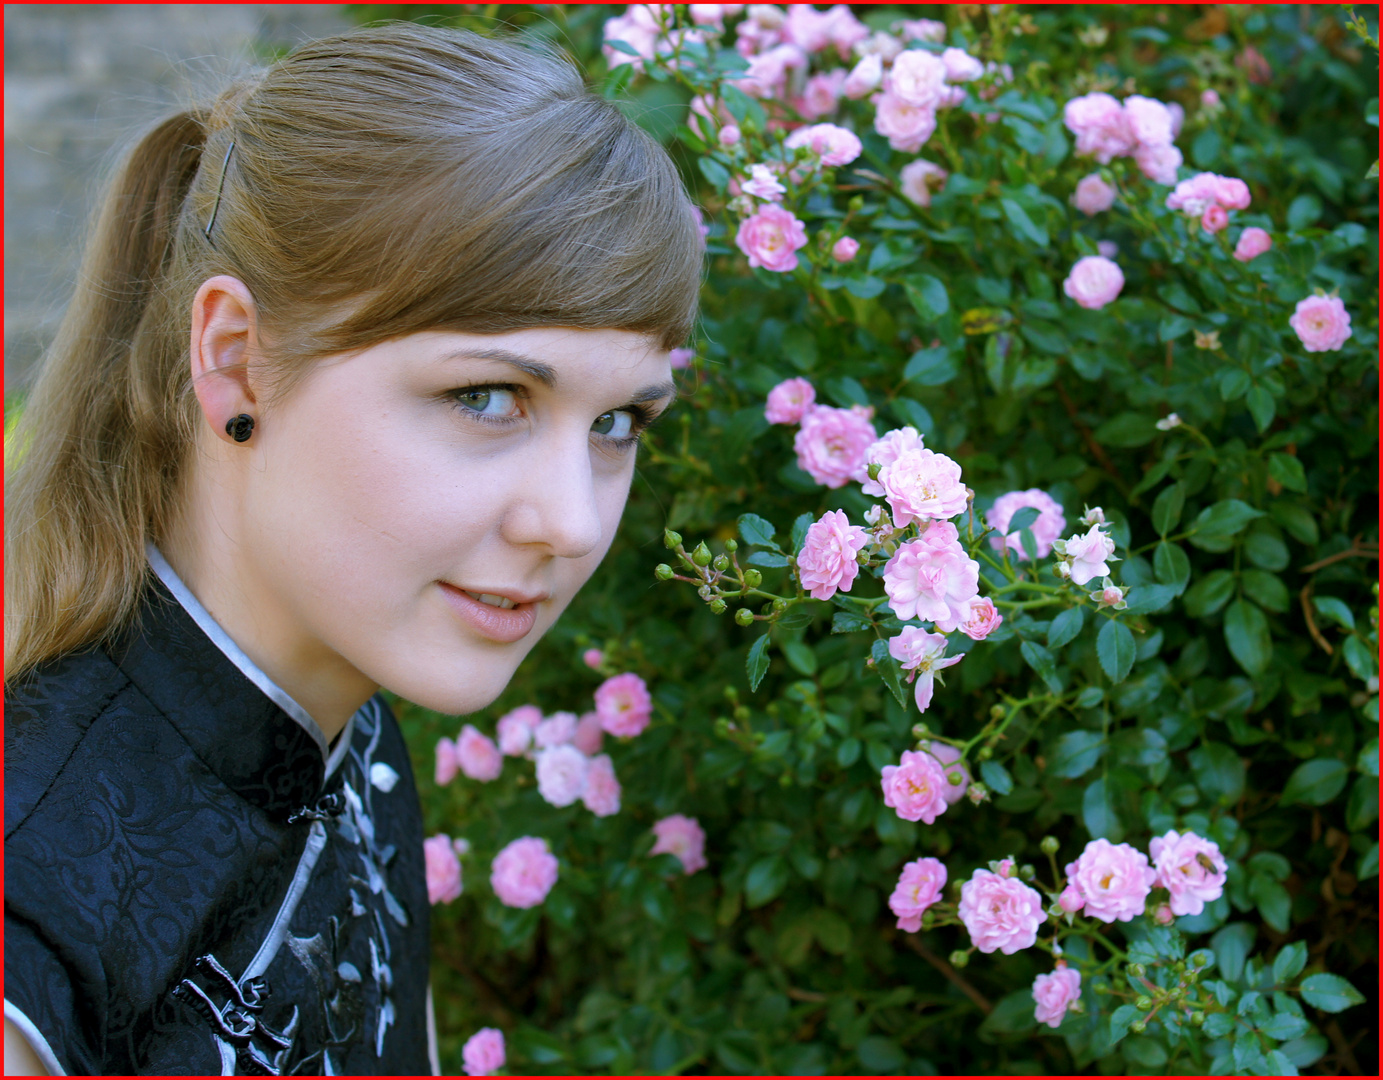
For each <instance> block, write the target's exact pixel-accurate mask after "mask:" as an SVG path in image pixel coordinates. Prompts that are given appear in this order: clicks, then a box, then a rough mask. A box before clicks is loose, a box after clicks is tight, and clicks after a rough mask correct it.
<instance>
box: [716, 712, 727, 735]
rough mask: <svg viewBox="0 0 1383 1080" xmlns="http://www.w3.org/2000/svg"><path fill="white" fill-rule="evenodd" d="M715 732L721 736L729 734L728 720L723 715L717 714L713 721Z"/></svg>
mask: <svg viewBox="0 0 1383 1080" xmlns="http://www.w3.org/2000/svg"><path fill="white" fill-rule="evenodd" d="M715 732H716V734H717V735H719V736H720V737H721V738H724V737H725V736H726V735H728V734H730V721H729V720H727V719H725V717H723V716H717V717H716V722H715Z"/></svg>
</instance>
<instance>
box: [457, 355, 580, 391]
mask: <svg viewBox="0 0 1383 1080" xmlns="http://www.w3.org/2000/svg"><path fill="white" fill-rule="evenodd" d="M442 359H443V360H498V361H499V362H500V363H501V364H508V365H509V366H510V367H513V368H518V370H519V371H522V372H523V373H524V374H525V375H527V376H529V377H530V378H532V379H535V380H536V381H538V382H540V383H542V384H543V385H544V386H546V387H547V388H548V389H549V390H551V389H552V388H553V387H554V386H556V385H557V369H556V368H554V367H553V366H552V365H551V364H545V363H543V362H542V361H541V360H534V359H533V358H532V357H531V356H522V355H520V354H519V353H514V352H510V351H509V350H508V349H461V350H458V351H457V352H452V353H447V355H446V356H444V357H442Z"/></svg>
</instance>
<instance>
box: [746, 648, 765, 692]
mask: <svg viewBox="0 0 1383 1080" xmlns="http://www.w3.org/2000/svg"><path fill="white" fill-rule="evenodd" d="M744 669H745V672H746V673H747V674H748V675H749V689H750V690H751V691H753V690H757V689H758V688H759V683H761V682H763V681H764V674H765V672H767V671H768V635H767V634H764V635H763V636H762V637H760V638H759V639H758V640H757V641H756V642H754V644H753V645H751V646H749V659H748V660H747V661H746V662H745V665H744Z"/></svg>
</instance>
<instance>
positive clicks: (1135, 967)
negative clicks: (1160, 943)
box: [1128, 964, 1148, 979]
mask: <svg viewBox="0 0 1383 1080" xmlns="http://www.w3.org/2000/svg"><path fill="white" fill-rule="evenodd" d="M1128 973H1129V977H1130V978H1133V979H1141V978H1142V977H1143V976H1144V975H1146V974H1147V973H1148V969H1147V968H1145V967H1144V966H1143V965H1142V964H1130V965H1129V966H1128Z"/></svg>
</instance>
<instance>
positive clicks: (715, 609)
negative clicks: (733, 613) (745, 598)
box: [710, 596, 725, 615]
mask: <svg viewBox="0 0 1383 1080" xmlns="http://www.w3.org/2000/svg"><path fill="white" fill-rule="evenodd" d="M710 608H711V614H712V615H724V614H725V601H724V600H722V599H721V598H720V597H718V596H717V597H716V598H715V599H714V600H712V601H711V603H710Z"/></svg>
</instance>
